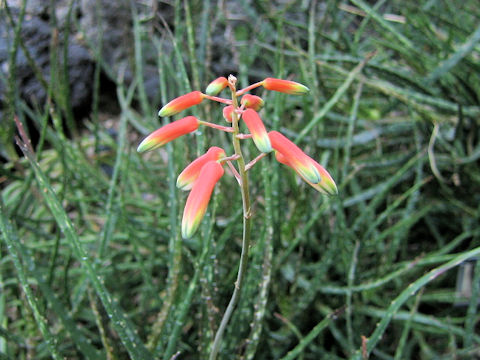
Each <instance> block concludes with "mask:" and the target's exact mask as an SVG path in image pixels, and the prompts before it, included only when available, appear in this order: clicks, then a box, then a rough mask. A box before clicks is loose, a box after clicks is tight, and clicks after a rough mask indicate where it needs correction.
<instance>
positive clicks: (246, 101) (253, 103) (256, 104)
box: [240, 94, 264, 111]
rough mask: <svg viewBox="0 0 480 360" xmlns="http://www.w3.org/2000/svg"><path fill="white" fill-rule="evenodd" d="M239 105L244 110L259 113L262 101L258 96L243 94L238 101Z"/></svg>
mask: <svg viewBox="0 0 480 360" xmlns="http://www.w3.org/2000/svg"><path fill="white" fill-rule="evenodd" d="M240 104H242V105H243V106H245V107H246V108H250V109H253V110H255V111H259V110H260V109H261V108H262V107H263V104H264V102H263V99H262V98H261V97H259V96H255V95H251V94H245V95H243V97H242V100H240Z"/></svg>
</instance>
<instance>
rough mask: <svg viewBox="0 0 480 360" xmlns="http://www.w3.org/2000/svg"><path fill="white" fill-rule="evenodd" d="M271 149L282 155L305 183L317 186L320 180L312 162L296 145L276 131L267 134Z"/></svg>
mask: <svg viewBox="0 0 480 360" xmlns="http://www.w3.org/2000/svg"><path fill="white" fill-rule="evenodd" d="M268 136H269V138H270V142H271V144H272V147H273V148H274V149H275V150H277V151H278V152H279V153H280V154H282V155H283V156H284V157H285V158H286V159H287V161H288V164H289V166H291V167H292V168H293V169H295V171H296V172H297V173H298V174H299V175H301V176H302V177H303V178H304V179H305V180H306V181H308V182H311V183H312V184H318V183H319V182H320V181H321V180H322V178H321V176H320V173H319V171H318V170H317V168H316V166H315V164H314V160H313V159H312V158H311V157H309V156H308V155H306V154H305V153H304V152H303V151H302V150H301V149H300V148H299V147H298V146H297V145H295V144H294V143H293V142H291V141H290V140H288V139H287V138H286V137H285V136H283V135H282V134H280V133H279V132H278V131H270V132H269V133H268Z"/></svg>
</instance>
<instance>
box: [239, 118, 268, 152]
mask: <svg viewBox="0 0 480 360" xmlns="http://www.w3.org/2000/svg"><path fill="white" fill-rule="evenodd" d="M242 119H243V121H244V122H245V125H247V128H248V130H249V131H250V133H251V134H252V139H253V142H254V143H255V146H256V147H257V149H258V150H260V151H261V152H264V153H268V152H270V151H272V144H271V143H270V138H269V137H268V133H267V130H266V129H265V125H263V122H262V119H261V118H260V116H259V115H258V113H257V112H256V111H255V110H253V109H247V110H245V111H244V112H243V114H242Z"/></svg>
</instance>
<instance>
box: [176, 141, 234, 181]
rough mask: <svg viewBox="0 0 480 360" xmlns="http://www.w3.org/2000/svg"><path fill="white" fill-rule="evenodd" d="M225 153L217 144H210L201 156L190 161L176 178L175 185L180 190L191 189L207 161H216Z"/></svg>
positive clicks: (224, 155)
mask: <svg viewBox="0 0 480 360" xmlns="http://www.w3.org/2000/svg"><path fill="white" fill-rule="evenodd" d="M226 156H227V155H226V154H225V150H223V149H222V148H219V147H218V146H212V147H211V148H210V149H208V151H207V152H206V153H205V154H203V155H202V156H200V157H198V158H196V159H195V160H194V161H192V162H191V163H190V164H189V165H188V166H187V167H186V168H185V169H184V170H183V171H182V172H181V173H180V175H178V178H177V187H178V188H179V189H182V190H191V188H192V186H193V184H194V182H195V180H197V179H198V176H199V175H200V171H201V170H202V167H203V166H204V165H205V164H206V163H207V162H209V161H218V160H220V159H222V158H224V157H226Z"/></svg>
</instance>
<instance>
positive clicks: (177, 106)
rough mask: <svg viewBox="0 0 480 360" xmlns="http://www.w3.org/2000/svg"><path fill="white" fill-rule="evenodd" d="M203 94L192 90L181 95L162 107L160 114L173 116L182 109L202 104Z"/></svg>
mask: <svg viewBox="0 0 480 360" xmlns="http://www.w3.org/2000/svg"><path fill="white" fill-rule="evenodd" d="M203 96H204V95H203V94H202V93H201V92H200V91H192V92H189V93H188V94H185V95H182V96H179V97H177V98H175V99H173V100H172V101H170V102H169V103H168V104H167V105H165V106H164V107H162V108H161V109H160V111H159V112H158V116H172V115H175V114H178V113H179V112H180V111H183V110H185V109H188V108H189V107H191V106H194V105H198V104H200V103H201V102H202V100H203Z"/></svg>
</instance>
